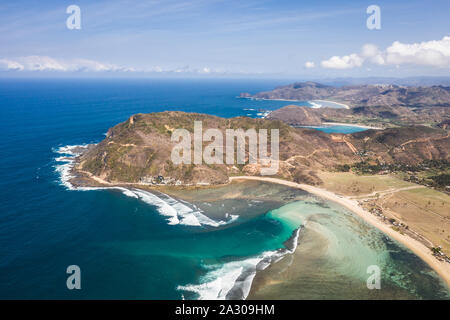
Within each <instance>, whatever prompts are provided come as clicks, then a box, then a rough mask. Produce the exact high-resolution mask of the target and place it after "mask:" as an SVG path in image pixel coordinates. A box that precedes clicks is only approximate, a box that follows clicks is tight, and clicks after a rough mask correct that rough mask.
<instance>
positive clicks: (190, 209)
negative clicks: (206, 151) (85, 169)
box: [54, 145, 239, 227]
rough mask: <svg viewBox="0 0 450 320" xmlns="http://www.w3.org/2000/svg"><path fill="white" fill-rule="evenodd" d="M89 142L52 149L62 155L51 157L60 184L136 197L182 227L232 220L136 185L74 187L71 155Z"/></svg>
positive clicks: (84, 189) (216, 223)
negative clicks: (111, 190)
mask: <svg viewBox="0 0 450 320" xmlns="http://www.w3.org/2000/svg"><path fill="white" fill-rule="evenodd" d="M88 147H89V145H72V146H70V145H69V146H64V147H60V148H58V149H56V150H54V152H56V153H58V154H60V155H62V156H58V157H56V158H55V161H56V162H59V163H60V164H58V165H56V166H55V170H56V172H58V173H59V176H60V183H61V185H63V186H65V187H66V188H67V189H69V190H75V191H92V190H108V189H115V190H119V191H121V192H122V193H123V194H124V195H126V196H128V197H131V198H136V199H139V200H141V201H143V202H145V203H147V204H150V205H152V206H154V207H156V210H157V211H158V212H159V213H160V214H161V215H162V216H164V217H166V219H167V221H168V224H170V225H177V224H180V225H185V226H194V227H200V226H210V227H220V226H223V225H226V224H229V223H232V222H234V221H235V220H236V219H237V218H238V217H239V216H237V215H230V216H229V217H227V220H220V221H216V220H213V219H211V218H209V217H208V216H206V215H205V214H204V213H203V211H202V210H200V209H199V208H198V207H196V206H195V205H193V204H191V203H189V202H186V201H182V200H176V199H174V198H172V197H170V196H168V195H166V194H164V193H161V192H158V194H156V193H152V192H148V191H144V190H140V189H136V188H130V189H128V188H124V187H77V186H74V185H73V184H72V183H71V182H70V181H71V179H73V178H74V176H73V174H72V173H71V172H72V168H73V166H74V164H75V158H76V157H77V156H79V155H80V154H81V153H82V152H83V151H84V150H86V149H87V148H88Z"/></svg>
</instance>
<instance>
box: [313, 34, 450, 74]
mask: <svg viewBox="0 0 450 320" xmlns="http://www.w3.org/2000/svg"><path fill="white" fill-rule="evenodd" d="M364 63H373V64H377V65H397V66H398V65H401V64H411V65H421V66H432V67H440V68H450V37H443V38H442V39H441V40H432V41H424V42H420V43H411V44H408V43H401V42H399V41H395V42H394V43H392V45H390V46H389V47H388V48H386V49H385V50H380V49H378V47H377V46H375V45H373V44H366V45H364V46H363V47H362V49H361V52H360V53H352V54H350V55H347V56H341V57H340V56H333V57H331V58H330V59H328V60H324V61H322V62H321V65H322V67H324V68H332V69H350V68H354V67H360V66H362V65H363V64H364Z"/></svg>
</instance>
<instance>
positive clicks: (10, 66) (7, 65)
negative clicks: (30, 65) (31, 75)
mask: <svg viewBox="0 0 450 320" xmlns="http://www.w3.org/2000/svg"><path fill="white" fill-rule="evenodd" d="M24 68H25V67H24V66H23V65H21V64H20V63H18V62H16V61H12V60H8V59H0V70H19V71H20V70H23V69H24Z"/></svg>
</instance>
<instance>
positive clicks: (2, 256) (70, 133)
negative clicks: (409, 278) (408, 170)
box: [0, 80, 436, 299]
mask: <svg viewBox="0 0 450 320" xmlns="http://www.w3.org/2000/svg"><path fill="white" fill-rule="evenodd" d="M279 84H281V83H277V82H274V81H272V82H270V81H218V80H217V81H196V80H189V81H187V80H183V81H181V80H177V81H174V80H158V81H156V80H1V81H0V116H1V119H2V120H3V125H2V133H3V137H2V139H1V140H0V149H1V150H2V154H1V155H2V156H1V157H0V176H1V179H0V298H3V299H5V298H21V299H42V298H46V299H47V298H59V299H77V298H82V299H89V298H101V299H109V298H112V299H134V298H140V299H182V298H183V297H184V298H192V299H194V298H200V297H219V298H226V297H227V295H228V294H229V296H228V297H241V296H242V295H244V296H245V293H246V292H248V287H249V283H250V282H251V278H252V271H254V270H255V269H256V267H257V265H260V264H263V265H264V264H267V263H268V262H270V259H271V257H274V256H277V255H282V254H286V252H287V251H286V250H289V248H291V247H292V244H291V245H287V247H285V245H286V243H285V241H286V240H288V238H290V237H291V236H292V235H293V231H294V230H295V228H296V227H297V226H298V222H297V223H294V224H292V223H293V222H289V223H288V222H287V220H286V219H279V218H277V217H276V215H275V216H274V215H273V214H266V213H267V212H265V211H264V210H261V212H260V215H253V218H251V219H245V218H244V217H245V210H244V209H243V211H242V212H240V213H239V214H237V216H239V217H237V218H236V217H230V219H227V220H223V219H222V220H221V219H218V220H214V219H213V220H208V218H207V215H206V213H205V212H203V213H200V212H198V211H196V209H195V208H193V207H192V206H190V205H189V204H183V203H182V202H179V201H178V202H177V201H176V200H175V199H172V200H171V199H168V198H164V197H163V196H162V195H160V198H158V199H160V201H159V200H158V201H159V202H158V201H156V200H155V198H151V199H150V198H149V197H150V196H149V195H147V197H146V196H145V194H142V193H139V192H138V191H136V190H135V191H134V192H132V191H129V192H125V191H124V190H114V189H109V190H90V191H74V190H70V189H69V188H68V186H67V185H64V184H63V183H62V180H61V178H62V177H63V174H64V170H63V169H64V168H65V167H64V165H67V162H63V161H61V160H62V159H60V157H62V156H64V152H67V149H64V147H65V146H68V145H81V144H85V143H95V142H98V141H100V140H102V139H103V138H104V133H105V132H106V131H107V130H108V128H109V127H111V126H113V125H115V124H117V123H118V122H121V121H125V120H126V119H128V118H129V116H130V115H131V114H135V113H139V112H144V113H148V112H155V111H164V110H184V111H195V112H202V113H209V114H215V115H218V116H223V117H232V116H239V115H246V114H250V115H252V116H255V117H257V116H258V115H257V113H259V111H258V110H260V109H264V110H270V109H276V108H279V107H281V106H283V105H285V102H280V101H248V100H246V99H236V96H238V95H239V93H240V92H243V91H249V92H258V91H263V90H269V89H271V88H273V87H274V86H276V85H279ZM250 109H254V110H250ZM64 150H66V151H64ZM124 192H125V193H127V194H125V193H124ZM161 201H162V202H161ZM286 202H289V200H288V199H287V200H286ZM164 203H165V204H164ZM174 207H176V208H178V209H177V210H179V212H182V213H183V214H182V215H181V214H180V216H182V217H183V219H181V220H179V221H178V222H179V223H178V224H175V221H174V219H173V218H174V217H173V215H172V216H171V212H172V213H173V211H170V210H172V209H173V208H174ZM171 208H172V209H171ZM171 219H172V220H171ZM233 219H234V220H233ZM196 222H197V223H198V224H200V225H196V224H195V223H196ZM294 235H295V234H294ZM280 248H281V249H283V248H285V251H283V250H282V251H279V250H278V249H280ZM291 249H292V248H291ZM399 250H400V252H404V251H402V249H399ZM395 259H397V261H402V259H404V257H403V255H402V254H400V255H399V256H398V257H396V258H395ZM69 265H78V266H79V267H80V268H81V274H82V280H81V286H82V289H81V290H78V291H77V290H73V291H70V290H68V289H67V288H66V279H67V276H68V275H67V274H66V268H67V266H69ZM411 267H412V268H416V269H417V270H416V269H415V271H417V272H421V270H423V267H422V266H420V267H414V266H413V265H412V266H411ZM230 283H232V284H234V283H239V284H240V286H238V287H234V286H230V285H229V284H230ZM434 291H435V290H434ZM421 297H436V294H435V292H433V290H425V291H424V293H423V294H422V296H421Z"/></svg>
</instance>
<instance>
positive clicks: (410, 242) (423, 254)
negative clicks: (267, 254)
mask: <svg viewBox="0 0 450 320" xmlns="http://www.w3.org/2000/svg"><path fill="white" fill-rule="evenodd" d="M233 180H258V181H265V182H272V183H277V184H283V185H286V186H289V187H293V188H298V189H302V190H305V191H307V192H309V193H311V194H314V195H316V196H319V197H321V198H324V199H327V200H330V201H333V202H335V203H337V204H340V205H342V206H343V207H345V208H347V209H348V210H350V211H351V212H353V213H355V214H356V215H357V216H359V217H360V218H362V219H363V220H364V221H365V222H367V223H369V224H370V225H372V226H373V227H375V228H377V229H378V230H380V231H381V232H383V233H384V234H386V235H388V236H389V237H391V238H393V239H395V240H397V241H398V242H400V243H401V244H403V245H404V246H405V247H407V248H408V249H410V250H411V251H412V252H414V253H415V254H416V255H417V256H418V257H419V258H421V259H422V260H423V261H424V262H425V263H427V264H428V265H429V266H430V267H431V268H432V269H433V270H434V271H436V272H437V273H438V274H439V276H440V277H441V278H442V279H443V280H444V281H445V282H446V284H447V285H448V286H450V264H448V263H446V262H441V261H439V260H437V259H436V258H435V257H434V256H433V255H432V254H431V251H430V249H429V248H427V247H426V246H425V245H423V244H422V243H420V242H419V241H417V240H415V239H412V238H410V237H408V236H406V235H402V234H400V233H398V232H397V231H395V230H393V229H391V228H390V227H389V226H388V225H386V224H384V223H383V222H381V221H380V220H378V219H377V218H376V217H375V216H373V215H372V214H371V213H369V212H368V211H366V210H364V209H363V208H361V207H360V206H359V204H358V202H357V201H356V200H352V199H349V198H348V197H341V196H338V195H336V194H334V193H333V192H330V191H327V190H324V189H321V188H318V187H314V186H310V185H307V184H299V183H295V182H291V181H287V180H282V179H277V178H269V177H257V176H235V177H230V182H231V181H233Z"/></svg>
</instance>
